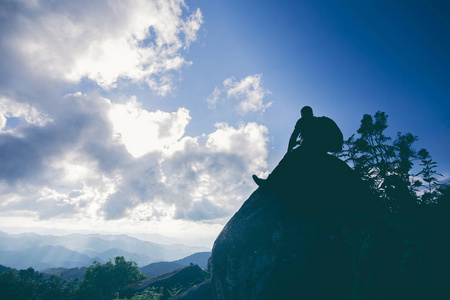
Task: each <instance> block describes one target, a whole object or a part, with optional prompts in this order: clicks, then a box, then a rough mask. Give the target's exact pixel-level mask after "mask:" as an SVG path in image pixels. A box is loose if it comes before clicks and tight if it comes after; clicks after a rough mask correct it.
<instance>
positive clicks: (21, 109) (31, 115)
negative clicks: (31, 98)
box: [0, 96, 52, 132]
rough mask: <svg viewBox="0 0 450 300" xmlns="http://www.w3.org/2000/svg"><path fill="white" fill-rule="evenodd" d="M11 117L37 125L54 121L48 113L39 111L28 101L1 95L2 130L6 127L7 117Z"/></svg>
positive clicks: (0, 120)
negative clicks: (14, 99) (18, 100)
mask: <svg viewBox="0 0 450 300" xmlns="http://www.w3.org/2000/svg"><path fill="white" fill-rule="evenodd" d="M10 117H15V118H21V119H23V120H24V121H26V122H27V123H29V124H33V125H36V126H45V124H46V123H47V122H51V121H52V120H51V119H50V118H49V117H48V115H46V114H44V113H42V112H39V111H38V110H37V109H36V108H35V107H33V106H32V105H30V104H28V103H20V102H17V101H13V100H11V99H9V98H6V97H1V96H0V132H1V130H2V129H3V128H5V126H6V123H7V118H10Z"/></svg>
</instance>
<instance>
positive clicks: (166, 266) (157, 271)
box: [139, 261, 183, 278]
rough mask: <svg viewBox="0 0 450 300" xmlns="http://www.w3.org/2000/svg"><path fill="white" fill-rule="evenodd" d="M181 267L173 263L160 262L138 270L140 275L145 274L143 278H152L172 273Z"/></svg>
mask: <svg viewBox="0 0 450 300" xmlns="http://www.w3.org/2000/svg"><path fill="white" fill-rule="evenodd" d="M182 267H183V265H180V264H178V263H175V262H169V261H162V262H157V263H151V264H149V265H146V266H145V267H142V268H139V269H140V270H141V272H142V273H144V274H145V276H147V277H148V278H152V277H155V276H158V275H161V274H164V273H169V272H172V271H174V270H177V269H179V268H182Z"/></svg>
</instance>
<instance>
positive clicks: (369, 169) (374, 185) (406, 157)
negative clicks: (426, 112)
mask: <svg viewBox="0 0 450 300" xmlns="http://www.w3.org/2000/svg"><path fill="white" fill-rule="evenodd" d="M387 119H388V116H387V115H386V113H384V112H380V111H378V112H377V113H375V115H374V116H371V115H368V114H366V115H364V116H363V118H362V120H361V126H360V127H359V129H358V131H357V133H358V136H356V135H355V134H353V135H352V136H351V137H350V138H349V139H348V140H346V141H345V142H344V150H343V151H342V152H341V153H340V154H339V155H338V156H339V157H341V158H343V159H344V160H345V161H346V162H347V163H349V164H350V165H351V166H352V167H353V168H354V169H355V171H356V172H357V173H358V174H359V175H360V176H361V178H362V179H363V180H364V181H365V182H366V183H367V184H368V185H369V187H370V189H371V190H372V191H373V192H374V193H375V194H376V195H377V196H378V197H380V198H381V200H382V201H383V202H384V203H385V204H386V205H388V207H389V208H390V209H391V210H392V211H393V212H396V211H398V209H400V208H401V207H403V208H404V207H406V206H409V205H414V204H423V205H430V206H435V205H437V203H438V202H439V201H440V198H442V197H443V196H444V193H445V191H446V187H445V186H446V185H445V184H444V185H442V184H439V177H440V176H442V175H441V174H439V173H438V172H437V171H436V168H437V163H436V162H435V161H433V160H432V158H431V155H430V153H429V152H428V150H426V149H420V150H419V151H416V150H415V149H414V146H413V144H414V142H416V141H417V140H418V137H417V136H415V135H413V134H411V133H409V132H408V133H404V134H403V133H401V132H398V133H397V137H396V139H395V140H394V141H392V138H391V137H389V136H386V135H385V130H386V129H387V127H388V124H387ZM414 162H420V164H419V166H420V167H421V171H420V172H418V173H417V174H414V172H413V167H414ZM442 199H443V198H442ZM442 199H441V200H442Z"/></svg>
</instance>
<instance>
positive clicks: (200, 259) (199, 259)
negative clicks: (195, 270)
mask: <svg viewBox="0 0 450 300" xmlns="http://www.w3.org/2000/svg"><path fill="white" fill-rule="evenodd" d="M210 257H211V252H210V251H208V252H197V253H194V254H192V255H189V256H187V257H185V258H182V259H179V260H176V261H174V262H175V263H178V264H180V265H182V266H188V265H190V264H191V263H192V264H194V265H198V266H199V267H200V268H202V269H205V270H206V269H208V259H209V258H210Z"/></svg>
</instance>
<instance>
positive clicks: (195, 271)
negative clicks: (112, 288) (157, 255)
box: [119, 265, 205, 297]
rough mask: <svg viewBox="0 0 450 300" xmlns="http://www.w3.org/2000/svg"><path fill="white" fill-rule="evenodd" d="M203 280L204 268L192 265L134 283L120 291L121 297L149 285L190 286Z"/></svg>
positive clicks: (129, 295) (132, 293) (128, 295)
mask: <svg viewBox="0 0 450 300" xmlns="http://www.w3.org/2000/svg"><path fill="white" fill-rule="evenodd" d="M203 281H205V276H204V274H203V271H202V269H201V268H200V267H199V266H198V265H191V266H187V267H183V268H180V269H178V270H175V271H172V272H170V273H166V274H163V275H160V276H157V277H153V278H147V279H144V280H141V281H138V282H135V283H132V284H130V285H128V286H126V287H125V288H123V289H122V290H121V291H120V292H119V293H120V296H121V297H132V296H133V295H134V294H135V293H137V292H141V291H143V290H145V289H146V288H149V287H173V286H188V285H197V284H200V283H202V282H203Z"/></svg>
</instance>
